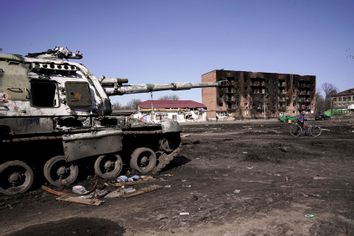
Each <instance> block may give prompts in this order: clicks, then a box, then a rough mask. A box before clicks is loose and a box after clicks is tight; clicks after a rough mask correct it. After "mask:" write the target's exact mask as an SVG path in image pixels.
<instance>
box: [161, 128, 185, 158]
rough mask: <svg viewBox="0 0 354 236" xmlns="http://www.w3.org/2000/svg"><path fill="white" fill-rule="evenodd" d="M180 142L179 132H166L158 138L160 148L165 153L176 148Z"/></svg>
mask: <svg viewBox="0 0 354 236" xmlns="http://www.w3.org/2000/svg"><path fill="white" fill-rule="evenodd" d="M180 144H181V136H180V133H179V132H178V133H167V134H164V136H163V137H162V138H161V139H160V149H161V150H163V151H165V152H166V153H171V152H173V151H174V150H176V149H177V148H178V147H179V145H180Z"/></svg>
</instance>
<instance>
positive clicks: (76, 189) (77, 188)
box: [72, 185, 88, 195]
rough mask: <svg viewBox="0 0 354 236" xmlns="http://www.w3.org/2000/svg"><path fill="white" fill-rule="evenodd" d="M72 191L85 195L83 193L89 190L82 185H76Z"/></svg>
mask: <svg viewBox="0 0 354 236" xmlns="http://www.w3.org/2000/svg"><path fill="white" fill-rule="evenodd" d="M72 192H73V193H76V194H80V195H83V194H86V193H88V191H87V190H86V188H85V187H84V186H82V185H75V186H73V187H72Z"/></svg>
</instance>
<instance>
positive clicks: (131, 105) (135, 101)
mask: <svg viewBox="0 0 354 236" xmlns="http://www.w3.org/2000/svg"><path fill="white" fill-rule="evenodd" d="M139 103H141V100H140V99H135V98H134V99H133V100H131V101H130V102H128V103H127V105H126V106H125V109H135V110H137V109H138V105H139Z"/></svg>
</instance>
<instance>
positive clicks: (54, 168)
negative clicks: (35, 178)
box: [43, 156, 79, 187]
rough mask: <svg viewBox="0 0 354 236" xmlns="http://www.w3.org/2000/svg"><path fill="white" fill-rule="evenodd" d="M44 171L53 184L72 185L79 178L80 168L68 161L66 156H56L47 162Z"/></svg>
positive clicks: (58, 185)
mask: <svg viewBox="0 0 354 236" xmlns="http://www.w3.org/2000/svg"><path fill="white" fill-rule="evenodd" d="M43 173H44V177H45V178H46V179H47V180H48V182H49V183H50V184H51V185H54V186H56V187H62V186H70V185H71V184H73V183H74V182H75V180H76V179H77V176H78V174H79V168H78V166H77V165H76V164H74V163H73V162H66V159H65V157H64V156H56V157H53V158H51V159H49V160H48V161H47V162H46V163H45V165H44V167H43Z"/></svg>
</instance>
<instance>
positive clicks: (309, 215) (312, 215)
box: [305, 213, 315, 219]
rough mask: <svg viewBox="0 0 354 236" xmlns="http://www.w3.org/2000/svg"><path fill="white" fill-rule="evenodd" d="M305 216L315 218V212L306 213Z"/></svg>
mask: <svg viewBox="0 0 354 236" xmlns="http://www.w3.org/2000/svg"><path fill="white" fill-rule="evenodd" d="M305 217H306V218H307V219H313V218H315V215H314V214H310V213H309V214H305Z"/></svg>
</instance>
